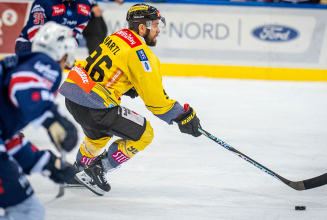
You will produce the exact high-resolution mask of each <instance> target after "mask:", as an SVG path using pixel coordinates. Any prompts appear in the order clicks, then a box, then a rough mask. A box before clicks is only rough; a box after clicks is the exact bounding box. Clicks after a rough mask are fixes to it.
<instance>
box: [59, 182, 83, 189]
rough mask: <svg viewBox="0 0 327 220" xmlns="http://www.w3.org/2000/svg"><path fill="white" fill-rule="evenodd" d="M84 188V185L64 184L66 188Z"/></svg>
mask: <svg viewBox="0 0 327 220" xmlns="http://www.w3.org/2000/svg"><path fill="white" fill-rule="evenodd" d="M82 187H83V188H84V187H85V186H84V185H82V184H67V183H65V184H64V188H82Z"/></svg>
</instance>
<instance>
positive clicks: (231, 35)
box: [100, 3, 327, 69]
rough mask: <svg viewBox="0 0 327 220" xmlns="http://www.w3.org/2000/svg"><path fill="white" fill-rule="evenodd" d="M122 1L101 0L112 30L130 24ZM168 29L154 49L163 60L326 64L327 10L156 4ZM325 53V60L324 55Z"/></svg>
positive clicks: (316, 66) (292, 65)
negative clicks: (105, 0)
mask: <svg viewBox="0 0 327 220" xmlns="http://www.w3.org/2000/svg"><path fill="white" fill-rule="evenodd" d="M131 5H132V4H130V3H128V4H127V3H126V4H124V5H123V6H118V5H117V4H114V3H112V4H110V3H102V4H100V6H101V7H102V8H103V9H104V18H105V21H106V23H107V25H108V29H109V34H112V33H113V32H115V31H117V30H119V29H120V28H126V27H127V23H126V21H125V18H126V12H127V10H128V8H129V7H130V6H131ZM153 5H154V6H155V7H157V8H158V9H159V10H160V12H161V15H162V16H163V17H165V18H166V21H167V26H166V30H164V31H162V32H161V33H160V34H159V37H158V44H157V46H156V47H154V48H153V51H154V52H155V53H156V54H157V55H158V57H159V59H160V60H161V61H162V62H168V63H192V64H212V65H236V66H238V65H241V66H264V67H288V68H314V69H323V68H326V67H327V56H326V54H327V52H326V51H327V50H326V48H324V47H323V44H324V42H325V41H326V38H327V37H326V33H325V32H326V24H327V23H326V21H327V19H325V18H326V17H327V10H324V9H305V8H303V9H302V8H277V7H275V8H271V7H253V6H252V7H248V6H221V5H181V4H153ZM325 58H326V59H325Z"/></svg>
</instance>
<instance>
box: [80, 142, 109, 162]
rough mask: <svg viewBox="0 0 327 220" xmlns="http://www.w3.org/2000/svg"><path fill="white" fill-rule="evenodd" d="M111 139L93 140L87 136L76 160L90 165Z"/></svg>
mask: <svg viewBox="0 0 327 220" xmlns="http://www.w3.org/2000/svg"><path fill="white" fill-rule="evenodd" d="M109 140H110V137H103V138H100V139H96V140H92V139H90V138H88V137H87V136H85V139H84V141H83V143H82V144H81V145H80V147H79V151H78V152H77V156H76V161H77V162H79V163H80V164H82V165H88V164H89V163H91V162H92V161H93V160H94V158H95V157H97V156H98V155H99V154H100V153H101V150H102V148H104V147H105V146H106V145H107V143H108V141H109Z"/></svg>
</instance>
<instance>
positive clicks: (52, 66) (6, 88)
mask: <svg viewBox="0 0 327 220" xmlns="http://www.w3.org/2000/svg"><path fill="white" fill-rule="evenodd" d="M75 48H76V47H75V40H74V37H73V33H72V31H71V29H69V28H68V27H65V26H62V25H59V24H56V23H54V22H48V23H47V24H45V25H44V26H43V27H41V28H40V30H39V31H38V33H37V34H36V35H35V38H34V42H33V44H32V51H33V52H27V53H23V54H21V55H16V56H12V57H7V58H4V59H3V60H1V61H0V109H1V113H0V207H1V208H4V209H5V216H3V217H0V219H6V220H9V219H10V220H12V219H14V220H26V219H33V220H39V219H44V208H43V206H42V205H41V203H40V202H39V201H38V199H37V198H36V197H35V196H34V195H33V189H32V188H31V186H30V184H29V182H28V180H27V179H26V177H25V174H32V173H42V174H44V175H46V176H49V177H50V179H52V180H53V181H55V182H57V183H63V182H68V181H69V180H70V179H71V178H73V176H74V175H75V171H74V168H73V167H72V166H69V165H67V164H63V163H61V161H60V159H59V158H57V157H56V156H55V155H54V154H53V153H52V152H51V151H49V150H44V151H39V150H38V149H37V148H36V147H35V146H34V145H33V144H31V143H30V142H29V141H27V140H26V139H25V138H24V137H23V136H22V135H20V134H19V131H20V130H21V129H23V128H24V127H25V126H26V125H28V124H30V123H31V124H32V125H33V126H34V127H35V128H38V127H39V126H41V125H42V126H43V127H45V128H46V129H47V131H48V133H49V135H50V138H51V140H52V141H53V143H54V144H55V145H56V147H57V148H58V149H59V150H63V151H70V150H72V149H73V148H74V147H75V145H76V142H77V130H76V128H75V127H74V125H73V124H72V123H71V122H70V121H68V120H67V119H66V118H65V117H63V116H61V114H60V113H59V111H58V110H57V106H56V105H55V104H54V103H53V101H54V99H55V97H56V94H57V90H58V87H59V84H60V82H61V71H62V69H63V68H64V67H65V66H66V65H73V62H74V51H75Z"/></svg>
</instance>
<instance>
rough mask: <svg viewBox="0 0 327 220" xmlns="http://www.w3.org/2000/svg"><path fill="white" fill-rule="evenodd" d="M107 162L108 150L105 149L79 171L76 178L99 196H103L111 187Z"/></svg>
mask: <svg viewBox="0 0 327 220" xmlns="http://www.w3.org/2000/svg"><path fill="white" fill-rule="evenodd" d="M107 163H108V159H107V152H106V151H104V152H103V153H102V154H100V155H99V156H98V157H97V158H96V159H94V160H93V161H92V162H91V163H90V164H89V165H87V166H85V167H84V171H82V172H79V173H77V174H76V176H75V178H76V179H77V180H78V181H79V182H80V183H81V184H83V185H84V186H86V187H87V188H88V189H89V190H91V191H92V192H94V193H95V194H97V195H98V196H103V195H104V194H105V193H106V192H109V191H110V189H111V187H110V185H109V183H108V181H107V177H106V170H105V167H106V165H105V164H107Z"/></svg>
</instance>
